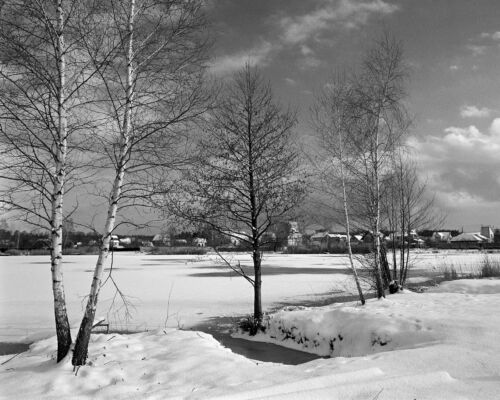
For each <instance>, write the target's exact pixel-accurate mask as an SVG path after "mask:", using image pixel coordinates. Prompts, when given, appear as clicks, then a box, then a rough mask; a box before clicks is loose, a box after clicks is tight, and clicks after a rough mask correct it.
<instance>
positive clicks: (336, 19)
mask: <svg viewBox="0 0 500 400" xmlns="http://www.w3.org/2000/svg"><path fill="white" fill-rule="evenodd" d="M397 9H398V6H396V5H394V4H391V3H388V2H386V1H384V0H368V1H366V0H365V1H355V0H338V1H335V2H332V1H330V2H328V3H327V4H325V5H324V6H323V7H321V8H319V9H316V10H315V11H312V12H310V13H309V14H305V15H301V16H299V17H294V18H291V17H285V18H282V20H281V26H282V28H283V35H282V39H283V41H284V42H285V43H288V44H298V43H304V42H306V41H307V40H308V39H310V38H311V37H314V36H315V35H316V34H318V33H319V32H321V31H323V30H325V29H328V28H331V27H332V26H335V25H337V24H338V25H342V26H343V27H346V28H355V27H358V26H360V25H363V24H365V23H366V22H367V20H368V18H369V17H370V16H371V15H373V14H381V15H386V14H391V13H393V12H394V11H396V10H397Z"/></svg>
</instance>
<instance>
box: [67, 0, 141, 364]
mask: <svg viewBox="0 0 500 400" xmlns="http://www.w3.org/2000/svg"><path fill="white" fill-rule="evenodd" d="M134 14H135V0H131V2H130V15H129V21H128V43H127V44H128V46H127V56H126V58H127V93H126V102H125V114H124V118H123V125H122V127H121V138H120V155H119V159H118V160H119V161H118V164H117V168H116V175H115V180H114V182H113V188H112V190H111V197H110V202H109V207H108V214H107V218H106V224H105V228H104V235H103V242H102V245H101V249H100V251H99V257H98V259H97V263H96V266H95V270H94V277H93V279H92V285H91V287H90V294H89V299H88V301H87V306H86V308H85V314H84V316H83V319H82V322H81V324H80V330H79V331H78V336H77V338H76V343H75V351H74V353H73V360H72V362H73V365H74V366H80V365H84V364H85V362H86V360H87V353H88V347H89V341H90V333H91V330H92V326H93V324H94V318H95V313H96V309H97V300H98V297H99V291H100V289H101V280H102V272H103V269H104V264H105V262H106V259H107V257H108V254H109V244H110V242H111V234H112V232H113V230H114V228H115V223H116V214H117V211H118V202H119V200H120V197H121V194H122V187H123V182H124V177H125V171H126V169H127V162H126V160H127V158H128V154H129V151H130V134H131V118H132V101H133V97H134V77H133V67H132V60H133V43H134V42H133V40H134V37H133V32H134V16H135V15H134Z"/></svg>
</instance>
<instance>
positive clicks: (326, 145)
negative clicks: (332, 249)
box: [312, 74, 365, 305]
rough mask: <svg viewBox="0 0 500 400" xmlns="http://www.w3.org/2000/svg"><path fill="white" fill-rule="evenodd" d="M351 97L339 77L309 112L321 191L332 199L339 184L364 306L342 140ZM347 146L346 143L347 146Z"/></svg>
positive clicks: (349, 160) (346, 156) (346, 132)
mask: <svg viewBox="0 0 500 400" xmlns="http://www.w3.org/2000/svg"><path fill="white" fill-rule="evenodd" d="M353 95H354V93H353V86H352V84H351V83H350V82H349V80H348V78H347V76H346V75H345V74H344V75H338V76H337V77H336V78H335V79H334V81H333V82H329V83H328V85H325V88H324V90H323V91H322V92H321V93H320V94H319V95H318V97H317V99H316V103H315V105H314V106H313V108H312V117H313V122H314V126H315V128H316V132H317V133H318V136H319V141H320V142H319V149H320V150H321V153H322V154H321V155H320V157H321V159H322V163H321V165H322V168H321V169H322V170H321V171H320V175H321V181H322V183H323V185H324V186H326V188H325V187H324V189H326V191H327V192H329V193H330V194H331V196H332V195H333V193H335V192H336V191H337V189H338V186H339V184H338V181H339V180H340V188H341V193H342V195H341V202H342V208H343V216H344V226H345V232H346V246H347V253H348V255H349V265H350V267H351V270H352V273H353V277H354V281H355V283H356V288H357V290H358V295H359V300H360V301H361V304H363V305H364V304H365V298H364V295H363V289H362V288H361V284H360V281H359V277H358V272H357V270H356V265H355V263H354V259H353V254H352V248H351V227H350V225H351V223H350V218H349V216H350V211H349V204H350V203H349V198H348V189H347V182H346V181H347V179H348V177H347V176H346V175H347V173H348V170H349V168H346V166H352V158H351V155H353V152H352V151H350V149H348V148H346V140H345V138H346V137H348V136H349V135H350V129H351V123H352V120H351V118H352V112H351V111H352V110H351V104H350V103H351V101H352V98H353ZM348 144H349V142H347V145H348ZM354 154H355V153H354ZM337 199H338V196H334V197H333V199H331V200H333V201H335V200H337Z"/></svg>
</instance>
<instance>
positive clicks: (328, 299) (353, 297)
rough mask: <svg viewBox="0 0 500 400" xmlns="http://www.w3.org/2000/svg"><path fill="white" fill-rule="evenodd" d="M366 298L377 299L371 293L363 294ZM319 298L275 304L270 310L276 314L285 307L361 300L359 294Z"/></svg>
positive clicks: (332, 295) (327, 304)
mask: <svg viewBox="0 0 500 400" xmlns="http://www.w3.org/2000/svg"><path fill="white" fill-rule="evenodd" d="M363 294H364V296H365V299H366V300H368V299H374V298H376V297H377V295H376V294H375V293H371V292H365V293H363ZM317 296H318V297H319V296H321V298H320V299H318V300H301V301H287V302H280V303H275V304H274V305H273V307H272V308H271V309H270V310H269V312H271V313H272V312H276V311H278V310H280V309H282V308H283V307H289V306H291V307H298V306H303V307H324V306H329V305H331V304H336V303H349V302H351V301H357V300H359V296H358V295H357V294H344V295H340V294H335V293H333V294H332V293H321V294H318V295H317Z"/></svg>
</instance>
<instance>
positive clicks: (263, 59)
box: [210, 41, 277, 75]
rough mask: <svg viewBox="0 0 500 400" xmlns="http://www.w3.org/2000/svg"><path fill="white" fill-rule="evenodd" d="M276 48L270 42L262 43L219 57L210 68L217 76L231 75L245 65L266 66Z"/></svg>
mask: <svg viewBox="0 0 500 400" xmlns="http://www.w3.org/2000/svg"><path fill="white" fill-rule="evenodd" d="M276 49H277V47H276V46H275V45H273V44H272V43H270V42H267V41H265V42H262V43H261V44H259V45H258V46H255V47H253V48H251V49H248V50H243V51H239V52H237V53H234V54H229V55H225V56H222V57H219V58H218V59H217V60H216V61H215V62H214V63H213V64H212V65H211V67H210V70H211V72H212V73H214V74H217V75H222V74H227V73H232V72H234V71H237V70H239V69H241V68H242V67H243V66H244V65H245V64H246V63H249V64H250V65H260V66H262V65H266V64H267V63H268V62H269V61H270V58H271V55H272V53H273V51H275V50H276Z"/></svg>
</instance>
